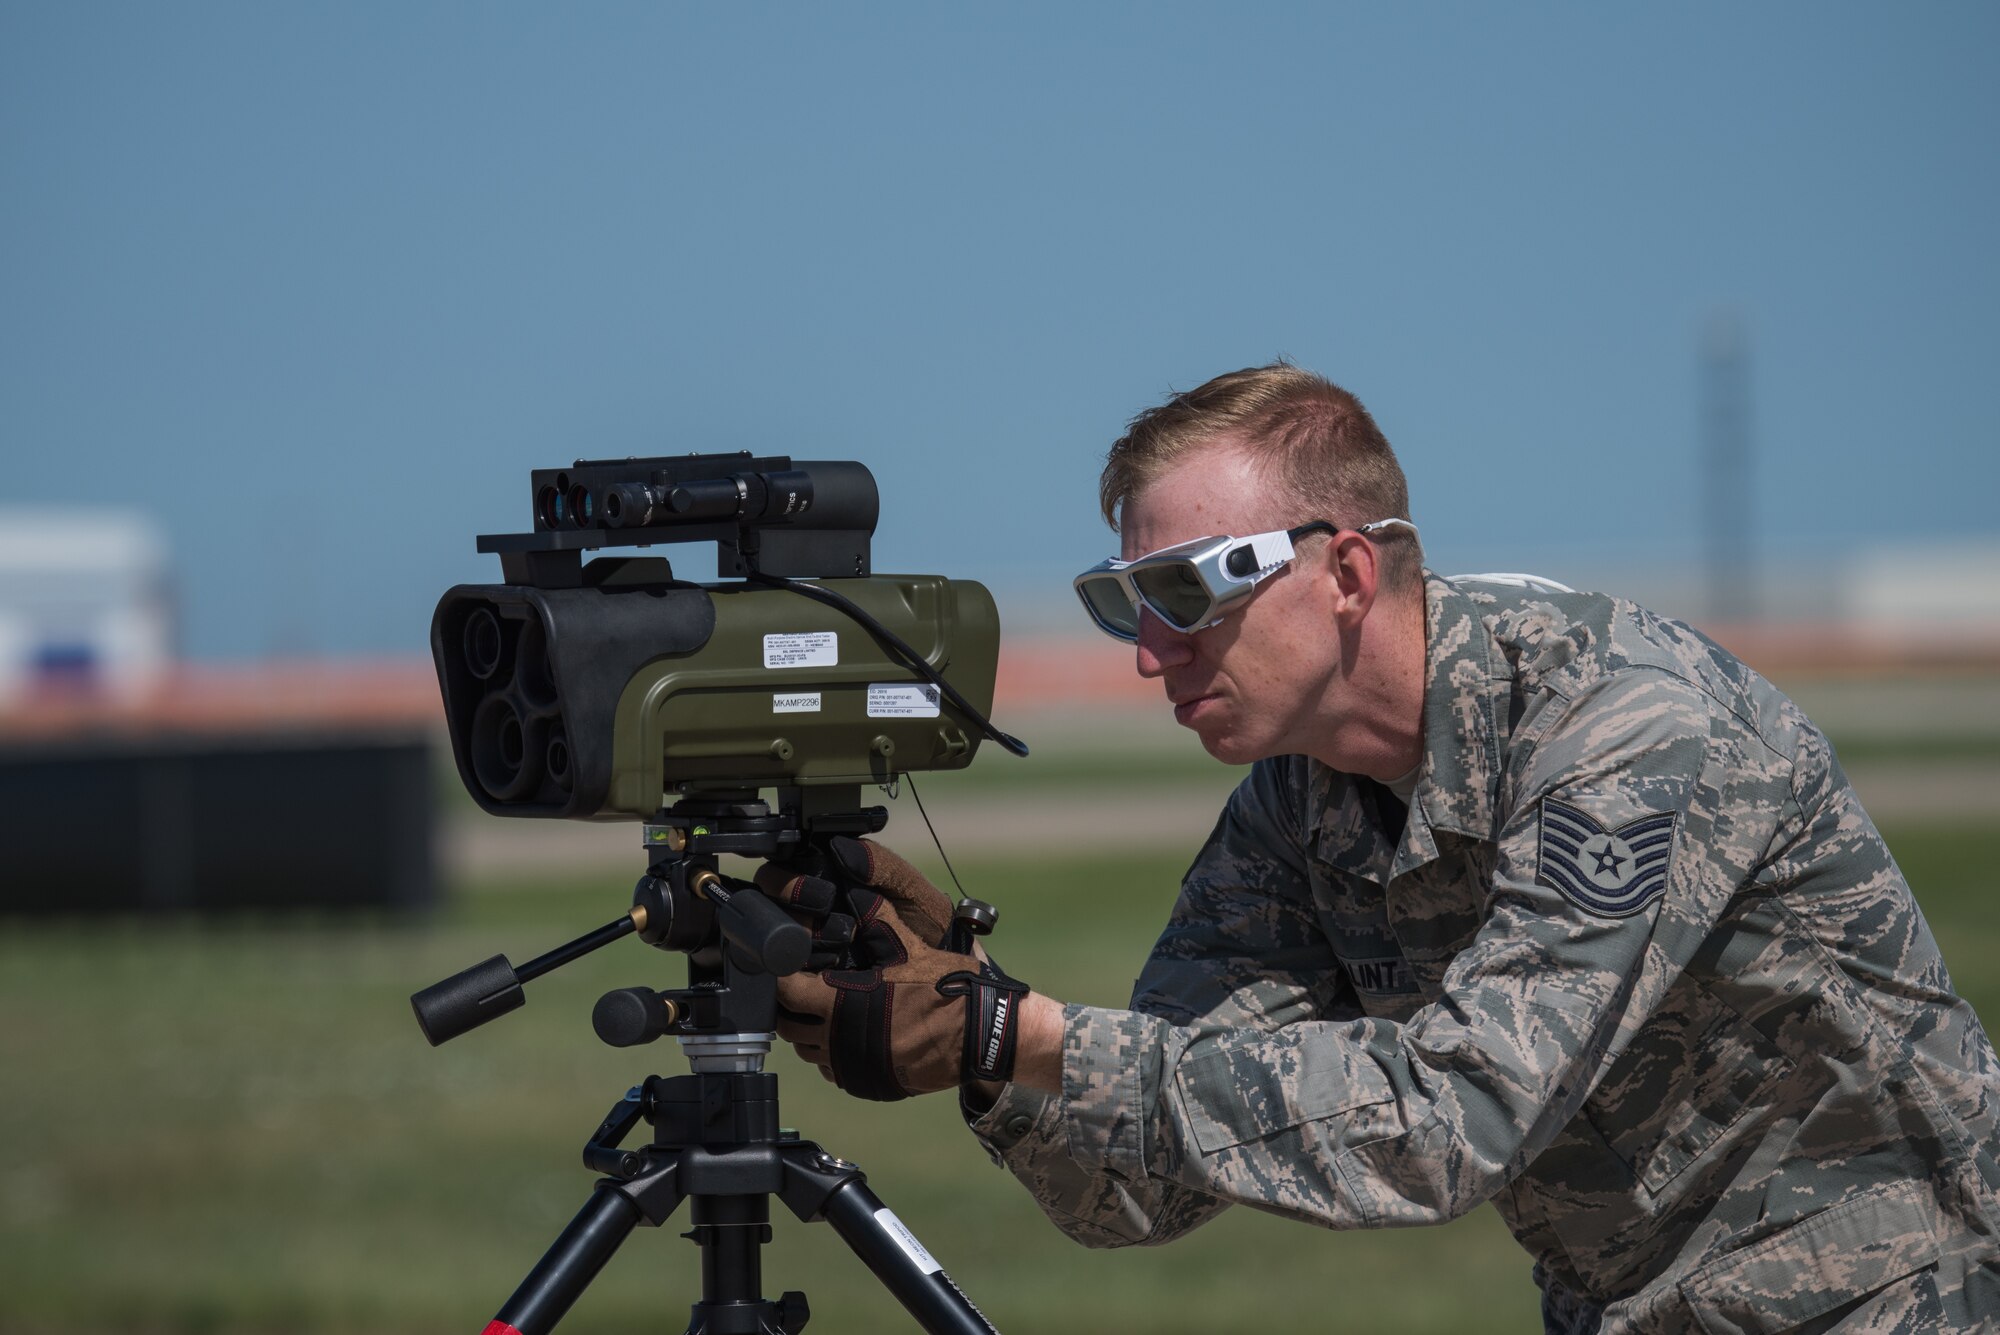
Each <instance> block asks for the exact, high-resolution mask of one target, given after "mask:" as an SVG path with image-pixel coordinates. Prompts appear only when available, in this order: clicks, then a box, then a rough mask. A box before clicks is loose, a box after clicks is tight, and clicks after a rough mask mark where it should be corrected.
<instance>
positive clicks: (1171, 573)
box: [1132, 561, 1213, 631]
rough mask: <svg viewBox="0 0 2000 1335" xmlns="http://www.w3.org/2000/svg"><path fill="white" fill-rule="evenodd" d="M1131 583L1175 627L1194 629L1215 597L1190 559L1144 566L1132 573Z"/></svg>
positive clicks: (1206, 614)
mask: <svg viewBox="0 0 2000 1335" xmlns="http://www.w3.org/2000/svg"><path fill="white" fill-rule="evenodd" d="M1132 582H1133V583H1134V584H1136V585H1138V586H1139V594H1140V596H1141V597H1143V598H1144V599H1145V600H1146V602H1147V605H1148V606H1150V607H1152V608H1153V610H1154V611H1156V612H1158V613H1159V614H1160V616H1161V618H1162V619H1163V620H1164V621H1166V623H1167V624H1168V625H1170V626H1172V627H1173V628H1174V629H1175V630H1184V631H1185V630H1193V629H1194V628H1195V627H1197V626H1199V625H1201V624H1202V622H1203V621H1204V620H1205V619H1206V618H1207V616H1208V610H1209V607H1210V605H1211V603H1212V601H1213V600H1212V599H1210V597H1209V594H1208V588H1207V586H1206V585H1204V584H1203V583H1202V582H1201V576H1200V575H1199V574H1197V573H1196V572H1195V568H1194V566H1193V565H1192V564H1190V563H1189V562H1186V561H1167V562H1163V563H1161V564H1159V565H1149V566H1142V567H1140V568H1139V569H1138V570H1135V571H1133V572H1132Z"/></svg>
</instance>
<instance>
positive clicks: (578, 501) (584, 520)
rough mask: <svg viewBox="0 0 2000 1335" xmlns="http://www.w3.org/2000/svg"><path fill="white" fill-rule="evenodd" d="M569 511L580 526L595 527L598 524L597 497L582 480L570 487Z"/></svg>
mask: <svg viewBox="0 0 2000 1335" xmlns="http://www.w3.org/2000/svg"><path fill="white" fill-rule="evenodd" d="M569 512H570V515H571V516H572V517H573V518H574V519H575V520H576V526H577V527H578V528H593V527H595V526H596V524H597V498H596V497H594V496H592V495H591V494H590V488H589V487H586V486H584V485H583V484H582V483H581V482H579V483H577V484H576V485H575V486H573V487H571V488H570V489H569Z"/></svg>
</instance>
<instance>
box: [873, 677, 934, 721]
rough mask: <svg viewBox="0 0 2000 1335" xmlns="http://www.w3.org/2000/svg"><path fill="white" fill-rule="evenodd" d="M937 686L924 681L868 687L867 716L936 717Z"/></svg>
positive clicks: (879, 684)
mask: <svg viewBox="0 0 2000 1335" xmlns="http://www.w3.org/2000/svg"><path fill="white" fill-rule="evenodd" d="M937 716H938V688H937V687H935V686H932V685H930V684H929V683H928V682H925V683H910V684H901V683H894V684H884V683H879V682H878V683H876V684H875V685H872V686H870V687H869V688H868V717H869V718H936V717H937Z"/></svg>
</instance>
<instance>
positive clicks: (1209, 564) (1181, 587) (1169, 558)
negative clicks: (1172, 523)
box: [1074, 519, 1417, 644]
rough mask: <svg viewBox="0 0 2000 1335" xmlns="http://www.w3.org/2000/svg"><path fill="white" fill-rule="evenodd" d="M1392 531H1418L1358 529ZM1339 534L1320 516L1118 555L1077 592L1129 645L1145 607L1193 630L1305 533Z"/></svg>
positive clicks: (1253, 583)
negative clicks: (1124, 556) (1241, 534)
mask: <svg viewBox="0 0 2000 1335" xmlns="http://www.w3.org/2000/svg"><path fill="white" fill-rule="evenodd" d="M1386 528H1406V529H1408V530H1410V532H1412V533H1415V532H1416V531H1417V526H1416V525H1415V524H1412V523H1411V522H1410V521H1409V520H1407V519H1378V520H1375V521H1374V522H1373V523H1369V524H1363V525H1361V526H1360V527H1359V528H1357V529H1355V530H1354V531H1355V532H1356V533H1359V534H1361V535H1362V536H1363V537H1369V536H1372V535H1374V534H1376V533H1379V532H1381V531H1382V530H1383V529H1386ZM1338 532H1340V526H1339V525H1337V524H1330V523H1328V522H1326V521H1325V520H1323V519H1316V520H1313V521H1312V522H1311V523H1308V524H1300V525H1299V526H1298V527H1297V528H1291V529H1275V530H1273V531H1272V532H1269V533H1254V534H1251V535H1250V536H1249V537H1247V538H1236V537H1216V538H1196V539H1194V540H1193V541H1191V542H1183V543H1177V544H1175V545H1174V546H1172V547H1162V548H1161V549H1160V550H1159V551H1157V552H1148V553H1147V554H1146V555H1144V556H1141V557H1136V558H1134V559H1133V560H1130V561H1121V560H1119V559H1118V558H1116V557H1113V558H1112V559H1110V560H1108V561H1100V562H1098V563H1097V564H1096V565H1094V566H1092V567H1091V568H1090V569H1088V570H1086V571H1084V572H1083V573H1082V574H1081V575H1078V576H1077V577H1076V579H1075V581H1074V584H1075V586H1076V596H1077V597H1078V599H1080V600H1081V601H1082V603H1083V610H1084V611H1086V612H1088V613H1090V619H1091V620H1092V621H1094V622H1096V623H1097V628H1098V629H1099V630H1101V631H1103V632H1104V633H1105V634H1106V635H1109V636H1111V637H1112V638H1113V639H1116V640H1123V641H1125V642H1126V643H1127V644H1130V643H1132V642H1134V641H1136V640H1137V639H1138V638H1139V609H1140V608H1141V607H1144V608H1145V609H1146V610H1147V611H1149V612H1151V613H1152V614H1153V615H1154V616H1156V617H1158V618H1159V619H1160V620H1161V621H1163V622H1165V623H1166V624H1167V625H1168V626H1169V627H1171V628H1172V629H1174V630H1177V631H1179V632H1180V633H1181V634H1183V635H1192V634H1193V633H1194V632H1196V631H1198V630H1207V629H1208V628H1209V627H1210V626H1213V625H1215V624H1216V623H1217V622H1218V621H1221V620H1222V619H1223V618H1224V617H1225V616H1228V615H1229V613H1230V612H1231V611H1232V610H1233V609H1234V608H1235V607H1236V606H1237V605H1238V604H1240V603H1241V602H1242V601H1243V600H1244V599H1246V598H1248V597H1249V596H1250V594H1251V593H1252V592H1253V591H1254V590H1255V589H1256V587H1257V585H1258V584H1260V583H1262V582H1263V581H1264V580H1266V579H1269V578H1270V577H1271V576H1272V575H1275V574H1277V573H1278V572H1279V571H1280V570H1283V569H1284V568H1285V566H1286V565H1287V564H1288V563H1289V562H1290V561H1291V559H1292V557H1293V556H1294V555H1295V554H1296V553H1295V550H1294V548H1293V544H1294V543H1296V542H1297V541H1298V540H1299V539H1300V538H1303V537H1305V536H1307V535H1308V534H1312V533H1338Z"/></svg>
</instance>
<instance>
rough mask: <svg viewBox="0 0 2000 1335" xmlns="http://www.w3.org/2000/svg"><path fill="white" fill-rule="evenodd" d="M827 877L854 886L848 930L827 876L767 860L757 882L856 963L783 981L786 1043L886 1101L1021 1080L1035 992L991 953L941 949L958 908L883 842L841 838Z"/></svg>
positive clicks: (853, 1089) (838, 1080)
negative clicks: (1027, 1007) (1019, 1049)
mask: <svg viewBox="0 0 2000 1335" xmlns="http://www.w3.org/2000/svg"><path fill="white" fill-rule="evenodd" d="M829 851H830V852H831V853H832V854H833V858H834V861H835V862H836V864H837V866H836V867H834V868H831V869H829V870H831V871H833V872H834V873H835V874H836V875H838V876H840V877H842V878H843V879H844V880H846V881H847V882H849V883H850V884H849V889H848V901H849V903H850V905H851V906H852V908H853V910H854V912H853V915H852V927H851V931H849V930H848V929H846V928H844V927H842V926H841V925H840V924H839V923H838V922H837V921H836V919H838V918H839V917H841V915H839V914H837V913H832V912H829V911H828V910H827V908H825V907H821V906H825V905H830V904H831V903H832V902H833V901H834V896H833V894H832V893H831V888H830V885H829V883H828V882H827V881H826V880H825V878H821V877H814V876H809V875H804V874H802V873H799V872H797V871H795V870H793V869H791V868H787V867H780V866H777V865H776V864H766V865H765V866H764V867H762V868H760V869H759V870H758V872H757V883H758V885H759V887H760V888H762V889H763V891H764V893H765V894H767V895H769V896H770V897H771V898H772V899H773V900H775V901H776V902H777V903H779V904H782V905H785V906H786V907H787V908H791V909H793V910H794V912H795V914H796V915H797V916H799V917H800V918H801V919H802V920H804V921H806V922H807V923H808V925H810V926H814V928H815V934H816V935H819V936H821V937H822V939H823V940H824V941H827V942H829V943H830V942H831V941H832V940H833V939H835V938H838V937H841V936H846V937H847V946H848V949H849V950H850V952H851V954H852V956H853V963H854V964H855V965H856V966H857V967H854V968H846V969H825V970H823V971H821V972H818V973H796V974H791V975H789V976H787V977H783V978H780V979H779V980H778V1007H779V1016H778V1036H779V1037H780V1038H783V1039H784V1040H785V1041H786V1042H788V1043H790V1044H792V1046H793V1047H794V1048H796V1049H797V1050H798V1053H799V1055H800V1056H801V1057H803V1058H805V1059H806V1060H807V1061H809V1062H811V1063H812V1064H813V1065H815V1066H817V1067H819V1070H820V1074H821V1075H823V1076H825V1077H826V1078H827V1079H829V1080H831V1081H833V1082H834V1083H835V1084H837V1085H839V1086H840V1087H841V1088H842V1089H844V1090H846V1091H847V1092H848V1093H850V1094H854V1095H857V1096H859V1097H861V1098H865V1099H876V1100H881V1101H888V1100H893V1099H901V1098H907V1097H909V1096H910V1095H912V1094H928V1093H931V1092H933V1091H935V1090H940V1089H951V1088H954V1087H956V1086H957V1085H958V1084H959V1082H960V1080H961V1079H969V1080H1005V1079H1007V1078H1008V1077H1009V1076H1010V1075H1011V1074H1012V1073H1013V1066H1014V1049H1015V1045H1016V1042H1017V1039H1018V1035H1019V1031H1020V1019H1019V1012H1020V1006H1021V1000H1022V998H1023V997H1025V996H1026V995H1027V992H1028V988H1027V987H1026V985H1024V984H1022V983H1018V982H1016V981H1014V980H1013V979H1011V978H1009V977H1007V975H1006V974H1004V973H1002V972H1001V971H1000V969H999V966H997V965H995V964H994V963H993V962H992V960H990V959H987V958H983V952H977V948H976V947H975V951H976V952H977V953H976V954H975V955H961V954H958V953H956V952H954V951H950V950H945V949H941V948H939V946H938V945H937V944H935V943H938V942H942V941H943V940H945V938H946V936H947V934H948V933H949V931H950V928H951V912H952V910H951V901H949V900H948V899H946V898H945V897H944V894H943V893H942V892H941V891H939V890H938V889H937V888H936V887H935V886H933V885H932V884H931V883H930V882H929V881H927V880H925V879H924V876H923V873H921V872H919V871H918V870H917V869H916V868H915V867H912V866H911V865H910V864H909V863H907V862H905V861H904V860H903V859H902V858H900V857H898V856H897V855H896V854H894V853H892V852H890V851H889V850H888V849H887V848H884V847H883V846H882V845H880V844H876V843H871V842H869V841H867V840H860V839H836V840H834V841H832V844H831V846H830V849H829Z"/></svg>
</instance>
